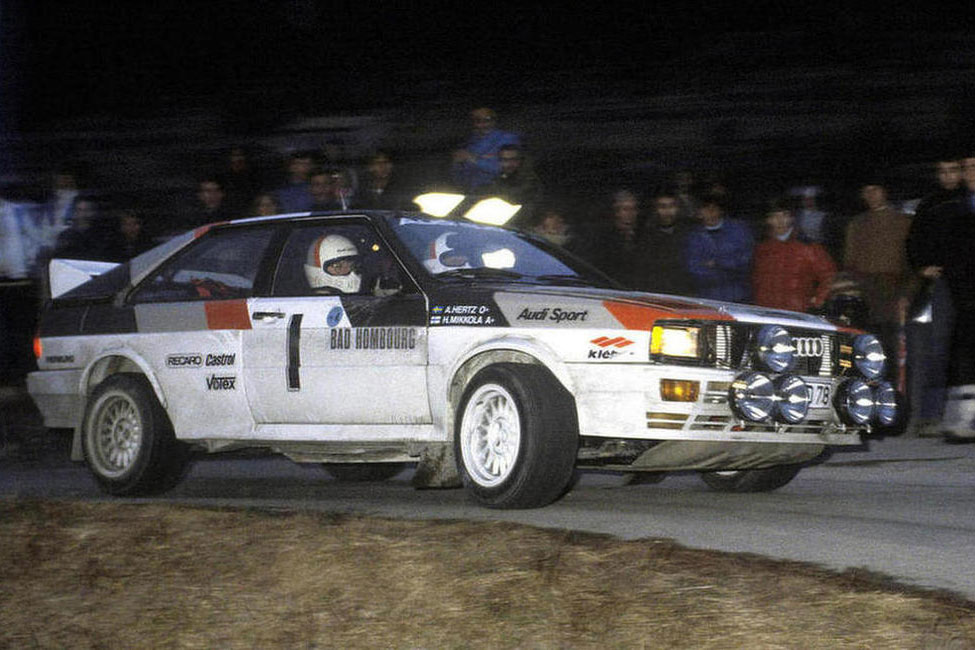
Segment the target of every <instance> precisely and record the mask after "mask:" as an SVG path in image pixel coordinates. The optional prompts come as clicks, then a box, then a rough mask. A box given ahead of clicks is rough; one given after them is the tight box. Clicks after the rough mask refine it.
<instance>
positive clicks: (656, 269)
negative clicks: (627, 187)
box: [638, 188, 693, 295]
mask: <svg viewBox="0 0 975 650" xmlns="http://www.w3.org/2000/svg"><path fill="white" fill-rule="evenodd" d="M679 216H680V202H679V198H678V196H677V190H676V189H670V188H665V189H661V190H659V191H658V192H657V194H656V196H654V199H653V215H652V216H651V217H650V220H649V221H648V222H647V226H646V228H645V229H644V231H643V235H642V237H641V239H640V250H641V253H642V255H641V258H640V262H641V264H640V276H639V280H638V288H640V289H643V290H645V291H652V292H654V293H671V294H675V295H690V294H691V292H692V291H693V285H692V284H691V278H690V276H689V275H688V274H687V269H686V268H685V265H684V254H685V251H686V249H687V236H688V233H689V232H690V229H691V226H690V222H689V221H687V220H681V219H679Z"/></svg>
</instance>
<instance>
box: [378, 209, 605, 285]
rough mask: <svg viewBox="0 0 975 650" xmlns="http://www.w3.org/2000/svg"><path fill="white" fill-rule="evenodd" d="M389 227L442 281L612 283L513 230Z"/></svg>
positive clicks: (408, 222) (407, 221) (452, 224)
mask: <svg viewBox="0 0 975 650" xmlns="http://www.w3.org/2000/svg"><path fill="white" fill-rule="evenodd" d="M390 225H391V226H392V228H393V230H394V231H395V232H396V234H397V235H398V237H399V239H400V240H401V241H402V242H403V243H404V244H405V245H406V247H407V248H408V249H409V251H410V253H411V254H412V255H413V257H414V258H415V259H416V260H417V262H418V263H419V264H420V265H421V266H422V267H423V268H424V269H426V271H427V272H428V273H430V274H431V275H434V276H436V277H438V278H440V279H442V280H452V279H456V280H472V279H475V280H484V281H499V280H501V281H506V282H521V283H529V284H546V285H572V286H593V287H615V286H616V284H615V283H614V282H613V281H612V280H610V279H609V278H608V277H606V276H605V275H604V274H602V273H601V272H599V271H597V270H596V269H595V268H593V267H592V266H590V265H589V264H587V263H586V262H584V261H582V260H580V259H578V258H577V257H574V256H573V255H572V254H570V253H568V252H566V251H564V250H562V249H561V248H558V247H557V246H554V245H552V244H549V243H548V242H546V241H545V240H543V239H541V238H537V237H534V236H532V235H528V234H527V233H523V232H519V231H516V230H507V229H505V228H496V227H493V226H482V225H478V224H474V223H467V222H461V221H446V220H434V219H425V218H418V217H398V218H395V219H392V220H390Z"/></svg>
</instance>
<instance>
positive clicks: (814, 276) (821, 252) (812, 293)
mask: <svg viewBox="0 0 975 650" xmlns="http://www.w3.org/2000/svg"><path fill="white" fill-rule="evenodd" d="M765 221H766V223H767V224H768V238H767V239H765V241H763V242H762V243H760V244H759V245H758V246H756V247H755V257H754V259H753V266H752V294H753V297H754V301H755V304H757V305H762V306H764V307H778V308H780V309H791V310H793V311H808V310H810V309H813V308H817V307H821V306H822V304H823V302H825V300H826V298H827V296H828V295H829V290H830V284H831V283H832V280H833V275H835V273H836V265H835V264H834V263H833V260H832V259H830V256H829V253H827V252H826V249H824V248H823V247H822V246H820V245H819V244H813V243H809V242H807V241H804V240H803V239H801V238H800V237H799V233H798V232H797V229H796V227H795V216H794V214H793V211H792V209H791V207H790V205H789V203H788V202H786V201H783V200H777V201H773V202H772V203H771V205H770V206H769V210H768V212H767V213H766V218H765Z"/></svg>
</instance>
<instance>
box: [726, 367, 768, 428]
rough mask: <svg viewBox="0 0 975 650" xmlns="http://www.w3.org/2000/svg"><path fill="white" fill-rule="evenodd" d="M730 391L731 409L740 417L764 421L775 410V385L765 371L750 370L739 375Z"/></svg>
mask: <svg viewBox="0 0 975 650" xmlns="http://www.w3.org/2000/svg"><path fill="white" fill-rule="evenodd" d="M728 393H729V394H728V401H729V402H731V409H732V410H733V411H734V412H735V414H736V415H738V417H741V418H744V419H746V420H752V421H753V422H764V421H766V420H768V419H769V418H770V417H772V413H773V412H774V411H775V401H776V400H775V386H774V385H773V384H772V380H771V379H770V378H769V376H768V375H765V374H763V373H760V372H749V373H745V374H744V375H741V376H739V377H737V378H736V379H735V380H734V381H733V382H731V388H730V389H729V391H728Z"/></svg>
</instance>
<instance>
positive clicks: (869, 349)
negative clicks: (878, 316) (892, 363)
mask: <svg viewBox="0 0 975 650" xmlns="http://www.w3.org/2000/svg"><path fill="white" fill-rule="evenodd" d="M886 361H887V355H885V354H884V348H883V346H882V345H880V341H879V340H878V339H877V337H876V336H874V335H873V334H861V335H860V336H858V337H856V338H855V339H853V365H855V366H856V369H857V370H858V371H859V372H860V374H861V375H863V376H864V377H866V378H867V379H876V378H877V377H879V376H880V375H881V373H883V371H884V363H885V362H886Z"/></svg>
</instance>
